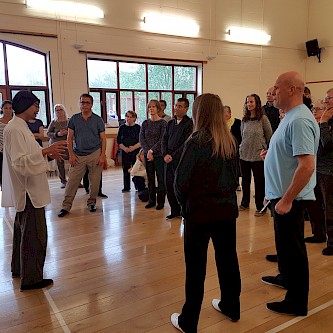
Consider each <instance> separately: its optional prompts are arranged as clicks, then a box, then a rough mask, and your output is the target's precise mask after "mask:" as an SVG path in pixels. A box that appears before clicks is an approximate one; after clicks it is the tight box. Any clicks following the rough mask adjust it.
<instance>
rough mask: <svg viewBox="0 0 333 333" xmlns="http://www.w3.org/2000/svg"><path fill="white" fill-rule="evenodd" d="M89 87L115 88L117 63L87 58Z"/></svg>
mask: <svg viewBox="0 0 333 333" xmlns="http://www.w3.org/2000/svg"><path fill="white" fill-rule="evenodd" d="M88 82H89V88H114V89H116V88H117V63H116V62H114V61H103V60H89V59H88Z"/></svg>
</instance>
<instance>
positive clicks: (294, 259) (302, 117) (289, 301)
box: [262, 72, 319, 316]
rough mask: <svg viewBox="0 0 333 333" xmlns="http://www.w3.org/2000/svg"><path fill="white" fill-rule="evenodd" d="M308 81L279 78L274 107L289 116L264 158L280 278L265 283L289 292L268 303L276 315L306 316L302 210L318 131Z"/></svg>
mask: <svg viewBox="0 0 333 333" xmlns="http://www.w3.org/2000/svg"><path fill="white" fill-rule="evenodd" d="M303 91H304V82H303V80H302V78H301V76H300V74H299V73H297V72H287V73H284V74H281V75H280V76H279V77H278V78H277V79H276V82H275V85H274V89H273V91H272V94H273V96H274V105H275V107H277V108H278V109H283V110H284V111H285V116H284V119H283V121H282V122H281V123H280V125H279V127H278V128H277V130H276V132H275V134H274V135H273V136H272V139H271V141H270V145H269V149H268V152H267V155H266V158H265V168H264V170H265V195H266V199H269V200H270V201H271V207H272V215H273V219H274V231H275V243H276V250H277V255H278V258H279V268H280V271H281V275H278V276H276V277H274V276H266V277H263V278H262V281H263V282H265V283H268V284H271V285H277V286H279V287H281V281H280V278H281V276H282V277H283V287H284V288H285V289H287V293H286V296H285V298H284V300H283V301H281V302H273V303H267V309H268V310H271V311H273V312H277V313H282V314H288V315H295V316H306V315H307V311H308V293H309V265H308V257H307V252H306V247H305V243H304V221H303V207H304V204H305V203H306V201H307V200H315V195H314V187H315V184H316V174H315V159H316V153H317V149H318V143H319V128H318V125H317V124H316V121H315V119H314V117H313V115H312V114H311V111H310V110H309V109H308V108H307V107H306V106H305V105H304V104H303Z"/></svg>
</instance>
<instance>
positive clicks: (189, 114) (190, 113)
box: [186, 94, 194, 118]
mask: <svg viewBox="0 0 333 333" xmlns="http://www.w3.org/2000/svg"><path fill="white" fill-rule="evenodd" d="M186 98H187V99H188V101H189V102H190V106H189V107H188V111H187V113H186V114H187V115H188V116H189V117H190V118H192V106H193V102H194V94H187V95H186Z"/></svg>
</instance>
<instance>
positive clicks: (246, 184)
mask: <svg viewBox="0 0 333 333" xmlns="http://www.w3.org/2000/svg"><path fill="white" fill-rule="evenodd" d="M240 166H241V172H242V191H243V197H242V202H241V205H242V206H244V207H249V205H250V187H251V171H252V173H253V179H254V191H255V203H256V209H257V210H261V209H262V207H263V206H264V204H263V202H264V197H265V176H264V161H256V162H248V161H244V160H240Z"/></svg>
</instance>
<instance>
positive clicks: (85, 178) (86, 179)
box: [82, 168, 103, 194]
mask: <svg viewBox="0 0 333 333" xmlns="http://www.w3.org/2000/svg"><path fill="white" fill-rule="evenodd" d="M102 176H103V172H102V175H101V180H100V181H99V189H98V194H101V193H103V192H102ZM82 183H83V187H84V188H85V190H86V192H87V193H89V184H90V183H89V170H88V168H87V170H86V173H85V174H84V176H83V178H82Z"/></svg>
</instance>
